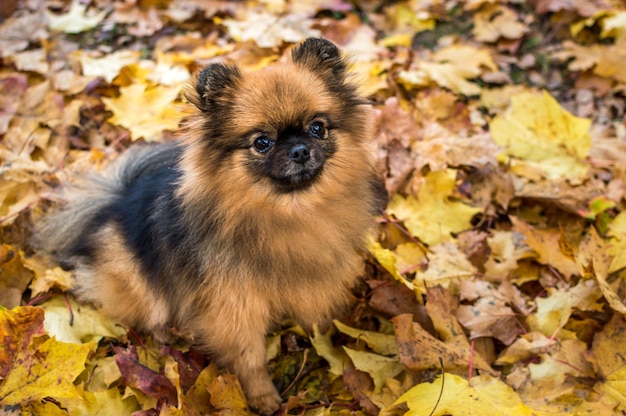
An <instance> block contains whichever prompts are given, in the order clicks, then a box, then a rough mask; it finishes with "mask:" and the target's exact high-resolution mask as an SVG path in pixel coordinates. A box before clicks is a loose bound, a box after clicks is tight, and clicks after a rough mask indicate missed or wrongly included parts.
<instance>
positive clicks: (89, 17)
mask: <svg viewBox="0 0 626 416" xmlns="http://www.w3.org/2000/svg"><path fill="white" fill-rule="evenodd" d="M47 15H48V27H50V29H52V30H57V31H61V32H66V33H80V32H85V31H87V30H90V29H93V28H94V27H96V26H97V25H98V23H100V22H101V21H102V19H104V17H105V16H106V11H104V10H103V11H100V12H98V11H96V10H93V9H92V10H90V11H89V12H87V6H85V5H84V4H81V3H79V2H78V1H74V2H72V6H71V7H70V10H69V12H67V13H66V14H61V15H56V14H53V13H48V14H47Z"/></svg>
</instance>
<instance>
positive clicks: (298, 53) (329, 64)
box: [291, 38, 348, 80]
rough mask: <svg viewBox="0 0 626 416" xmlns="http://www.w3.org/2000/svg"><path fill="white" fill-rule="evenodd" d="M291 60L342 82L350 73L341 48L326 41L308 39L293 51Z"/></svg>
mask: <svg viewBox="0 0 626 416" xmlns="http://www.w3.org/2000/svg"><path fill="white" fill-rule="evenodd" d="M291 60H292V61H293V62H294V63H295V64H297V65H302V66H304V67H306V68H308V69H310V70H312V71H322V72H329V73H330V74H332V75H333V76H334V77H338V78H340V79H341V80H343V79H345V77H346V74H347V73H348V65H347V64H346V61H345V60H344V59H343V58H342V57H341V52H340V51H339V48H337V47H336V46H335V44H334V43H332V42H331V41H329V40H326V39H320V38H308V39H306V40H305V41H304V42H302V43H301V44H300V45H298V46H296V47H295V48H294V49H293V50H292V52H291ZM330 74H329V75H330Z"/></svg>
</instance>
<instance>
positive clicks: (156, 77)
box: [0, 0, 626, 416]
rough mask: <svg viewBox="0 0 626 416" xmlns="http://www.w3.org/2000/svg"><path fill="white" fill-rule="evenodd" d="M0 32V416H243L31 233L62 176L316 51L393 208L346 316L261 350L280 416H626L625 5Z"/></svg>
mask: <svg viewBox="0 0 626 416" xmlns="http://www.w3.org/2000/svg"><path fill="white" fill-rule="evenodd" d="M0 19H1V20H0V56H1V58H0V140H1V142H0V158H1V160H2V168H1V170H0V226H1V227H2V228H1V229H0V230H1V231H0V232H1V234H0V235H1V236H2V245H1V246H0V271H1V273H0V305H2V306H3V307H2V308H1V309H0V345H1V347H0V409H1V410H2V412H4V414H34V415H67V414H92V415H95V414H103V415H104V414H106V415H112V414H115V415H123V414H131V413H133V412H135V414H138V415H157V414H159V415H201V414H212V413H218V414H248V413H249V410H248V409H247V405H246V402H245V398H244V397H243V395H242V393H241V389H240V387H239V384H238V382H237V380H236V378H235V377H234V376H232V375H230V374H227V373H224V372H223V371H221V370H219V369H218V368H216V367H215V365H214V364H212V363H211V361H210V357H208V358H207V357H204V356H202V355H200V354H198V353H197V352H196V351H194V349H193V348H190V347H189V346H185V345H177V346H163V345H159V344H156V343H155V342H154V341H153V340H152V339H151V337H150V336H149V335H146V334H137V333H135V332H134V331H133V330H132V328H123V327H121V326H119V325H117V324H116V323H115V322H111V321H110V320H108V319H107V318H106V317H104V316H102V315H101V314H99V313H98V311H97V310H95V309H93V308H92V307H90V306H88V305H80V304H78V303H76V301H75V300H74V299H73V298H72V296H71V294H70V292H69V291H68V290H69V289H70V288H71V286H72V276H71V274H70V273H68V272H65V271H63V270H62V269H61V268H59V267H58V265H56V264H53V263H51V262H50V260H49V259H47V258H46V257H45V256H44V253H38V252H35V251H34V250H33V249H32V247H31V246H30V245H29V243H28V237H29V233H30V231H29V230H31V225H32V224H33V223H35V222H36V221H37V220H38V218H40V217H41V215H42V212H43V211H44V210H45V208H46V207H48V206H49V205H51V204H53V203H54V201H55V195H56V192H55V190H56V189H57V188H58V186H59V184H60V183H63V181H65V180H67V179H71V178H72V177H74V176H75V175H80V174H81V172H83V171H84V170H85V169H86V168H92V167H94V166H95V167H100V166H102V165H104V164H105V163H107V162H108V161H109V160H112V159H113V158H115V157H116V156H117V155H118V154H119V152H121V151H123V150H124V149H125V148H127V147H128V146H129V145H130V144H131V143H132V142H135V141H140V140H144V141H159V140H168V139H170V138H171V137H172V132H173V131H175V130H176V128H177V126H178V124H179V121H180V120H181V118H182V117H184V116H185V110H184V106H183V105H181V102H180V92H181V88H182V87H183V86H184V85H185V83H186V82H187V80H188V79H189V78H190V74H192V73H193V72H194V71H195V70H197V69H198V68H200V67H202V66H203V65H205V64H207V63H210V62H214V61H236V62H238V64H239V65H241V66H242V67H244V68H245V69H249V70H254V69H258V68H261V67H264V66H266V65H268V64H271V63H272V62H274V61H276V60H278V59H280V57H281V56H282V55H283V53H284V52H285V51H286V50H287V49H288V47H289V46H291V45H293V44H294V43H297V42H299V41H300V40H302V39H304V38H306V37H308V36H324V37H326V38H328V39H330V40H332V41H334V42H336V43H337V44H338V45H340V46H341V47H342V48H343V49H344V50H345V51H346V52H347V53H349V54H351V55H352V56H353V62H354V69H355V72H356V74H357V77H358V78H359V79H360V80H361V82H362V89H363V92H364V94H366V95H367V96H368V97H370V98H371V99H372V102H373V103H374V106H375V108H376V113H377V133H376V139H375V142H374V143H372V151H373V152H375V154H376V158H377V161H378V165H379V168H380V170H381V172H382V173H383V174H384V176H385V182H386V186H387V190H388V191H389V195H390V202H389V205H388V207H387V210H386V212H385V214H384V215H383V216H381V218H380V234H379V236H378V239H377V240H376V241H375V242H372V243H371V246H370V251H371V258H370V259H368V261H367V265H366V272H365V273H364V274H365V279H364V283H363V285H362V286H361V287H360V288H357V290H356V291H355V296H356V298H357V300H356V302H355V307H354V310H353V311H352V313H351V314H350V316H347V317H343V318H342V319H341V321H336V322H335V328H334V329H333V331H332V332H330V333H327V334H319V333H316V334H310V335H307V334H304V333H302V331H300V330H298V328H295V327H293V326H291V325H290V324H289V323H285V325H284V327H283V329H282V330H281V331H279V332H277V333H275V334H273V335H271V336H270V337H269V338H268V360H269V365H270V368H271V371H272V373H273V376H274V381H275V383H276V385H277V387H278V388H279V391H281V392H282V395H283V398H284V405H283V409H282V410H281V413H282V414H294V415H295V414H298V415H303V414H304V415H309V416H312V415H326V414H343V415H351V414H356V415H375V414H381V415H403V414H410V415H429V414H430V415H446V414H453V415H465V414H472V415H478V414H480V415H554V414H564V413H567V414H575V415H577V414H579V415H600V414H602V415H609V414H624V413H626V354H625V350H626V321H625V320H624V313H625V312H626V304H625V303H624V298H625V295H626V293H625V291H626V286H625V279H626V271H625V270H624V268H625V267H626V210H625V209H626V200H625V198H624V193H625V191H626V163H625V162H626V119H625V109H626V6H625V5H624V3H623V2H622V1H621V0H573V1H565V0H528V1H513V0H510V1H508V0H430V1H419V0H410V1H396V2H384V1H380V0H369V1H357V0H355V1H348V0H321V1H317V2H316V1H304V2H301V1H295V0H291V1H289V0H259V1H241V2H226V1H200V0H195V1H193V0H192V1H183V0H145V1H143V0H128V1H125V2H113V1H111V0H85V1H78V0H73V1H65V0H51V1H43V0H3V1H2V4H1V5H0ZM338 318H339V317H338Z"/></svg>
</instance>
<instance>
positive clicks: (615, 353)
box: [590, 314, 626, 411]
mask: <svg viewBox="0 0 626 416" xmlns="http://www.w3.org/2000/svg"><path fill="white" fill-rule="evenodd" d="M624 345H626V322H624V318H623V317H622V315H618V314H615V315H613V319H611V321H610V322H609V323H608V324H606V325H605V326H604V328H602V331H600V332H598V333H596V334H595V336H594V339H593V346H592V348H591V353H592V354H591V357H590V360H591V362H592V363H593V366H594V368H595V369H596V371H597V372H598V376H599V379H600V381H598V382H597V383H596V385H595V386H594V389H595V390H596V391H597V392H598V393H599V394H601V393H602V392H604V393H606V394H608V395H609V396H611V397H613V398H614V399H615V400H616V401H617V402H618V403H619V407H618V409H620V410H622V411H625V410H626V358H625V357H624V355H623V354H621V353H620V351H623V349H624Z"/></svg>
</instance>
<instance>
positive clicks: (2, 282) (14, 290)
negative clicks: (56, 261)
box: [0, 244, 33, 308]
mask: <svg viewBox="0 0 626 416" xmlns="http://www.w3.org/2000/svg"><path fill="white" fill-rule="evenodd" d="M23 254H24V253H22V252H21V251H18V250H15V249H14V248H13V247H12V246H10V245H8V244H2V245H0V287H1V288H2V289H1V290H0V305H2V306H4V307H5V308H14V307H16V306H18V305H19V304H20V302H21V299H22V293H23V292H24V290H26V287H27V286H28V283H29V282H30V280H31V279H32V278H33V273H32V272H31V271H30V270H28V268H26V267H24V258H23Z"/></svg>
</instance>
